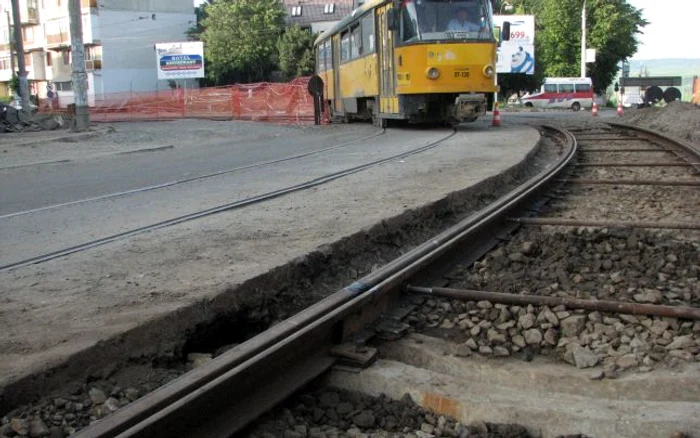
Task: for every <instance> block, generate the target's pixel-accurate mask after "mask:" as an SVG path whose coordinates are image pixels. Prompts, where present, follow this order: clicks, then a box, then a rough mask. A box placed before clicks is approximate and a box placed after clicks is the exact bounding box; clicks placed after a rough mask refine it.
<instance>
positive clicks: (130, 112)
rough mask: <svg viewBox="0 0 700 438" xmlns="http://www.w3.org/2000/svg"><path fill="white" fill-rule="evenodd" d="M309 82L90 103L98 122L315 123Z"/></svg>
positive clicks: (48, 105)
mask: <svg viewBox="0 0 700 438" xmlns="http://www.w3.org/2000/svg"><path fill="white" fill-rule="evenodd" d="M308 81H309V78H297V79H295V80H293V81H291V82H288V83H267V82H265V83H257V84H237V85H232V86H226V87H208V88H187V89H186V88H178V89H172V90H171V89H168V90H162V91H157V92H149V93H136V92H126V93H113V94H105V95H99V96H95V99H94V105H90V119H91V121H93V122H130V121H160V120H163V121H165V120H177V119H184V118H188V119H189V118H194V119H196V118H200V119H220V120H251V121H262V122H274V123H291V124H313V123H314V102H313V97H312V96H311V95H310V94H309V92H308V90H307V85H308ZM59 99H60V97H59ZM61 106H65V105H61V102H60V100H56V99H53V100H49V99H42V100H41V101H40V102H39V111H44V112H56V111H66V108H62V109H59V108H60V107H61ZM323 112H324V117H323V118H322V119H323V120H324V121H325V122H328V119H329V118H328V114H327V111H325V110H324V111H323Z"/></svg>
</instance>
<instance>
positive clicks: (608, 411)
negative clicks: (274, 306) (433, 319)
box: [326, 335, 700, 438]
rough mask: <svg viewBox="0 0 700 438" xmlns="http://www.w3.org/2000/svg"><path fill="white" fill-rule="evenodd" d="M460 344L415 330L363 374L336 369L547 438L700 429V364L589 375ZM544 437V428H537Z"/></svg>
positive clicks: (348, 378) (373, 388)
mask: <svg viewBox="0 0 700 438" xmlns="http://www.w3.org/2000/svg"><path fill="white" fill-rule="evenodd" d="M455 347H456V346H455V345H453V344H451V343H449V342H446V341H443V340H439V339H435V338H429V337H426V336H422V335H411V336H410V337H408V338H406V339H404V340H401V341H399V342H395V343H390V344H385V345H384V346H383V347H382V352H381V355H382V357H383V359H382V360H380V361H378V362H377V364H376V365H373V366H372V367H370V368H369V369H367V370H364V371H362V372H361V373H348V372H346V371H333V372H332V373H330V375H329V376H327V378H326V382H327V383H328V384H329V385H331V386H335V387H338V388H342V389H348V390H353V391H360V392H364V393H367V394H370V395H374V396H378V395H380V394H386V395H388V396H389V397H391V398H395V399H400V398H401V397H402V396H403V395H404V394H406V393H408V394H410V395H411V397H412V398H413V399H414V400H415V401H416V402H417V403H418V404H420V405H421V406H423V407H425V408H427V409H430V410H433V411H435V412H438V413H441V414H446V415H451V416H453V417H456V418H457V419H458V420H459V421H461V422H463V423H465V424H468V423H471V422H474V421H484V422H513V423H517V424H521V425H523V426H525V427H527V428H529V429H530V430H531V431H532V432H533V433H541V434H542V436H543V437H544V438H547V437H556V436H560V435H566V434H579V433H581V434H585V435H587V436H592V437H613V436H620V437H631V436H635V437H649V438H652V437H655V438H658V437H665V436H666V437H667V436H671V434H672V433H674V432H678V431H681V432H695V431H698V430H700V418H698V416H697V413H698V412H700V398H699V397H698V394H700V392H699V391H698V386H699V385H698V375H699V374H700V366H698V365H697V364H695V365H693V366H691V367H689V368H688V369H686V370H685V371H684V372H678V373H677V372H669V371H655V372H652V373H647V374H637V375H629V376H625V377H623V378H621V379H619V380H602V381H591V380H590V379H589V378H588V376H589V375H590V373H591V371H590V370H588V371H584V370H578V369H576V368H574V367H571V366H566V365H562V364H558V363H553V362H552V361H549V360H545V359H543V358H538V359H536V360H534V361H533V362H530V363H528V362H522V361H519V360H516V359H496V358H489V359H486V358H479V357H469V358H461V357H456V356H454V355H452V352H453V351H454V349H455ZM538 436H539V435H538Z"/></svg>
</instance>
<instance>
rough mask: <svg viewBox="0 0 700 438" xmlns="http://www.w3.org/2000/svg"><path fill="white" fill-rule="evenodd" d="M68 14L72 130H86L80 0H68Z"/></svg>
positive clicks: (85, 81) (83, 52) (87, 124)
mask: <svg viewBox="0 0 700 438" xmlns="http://www.w3.org/2000/svg"><path fill="white" fill-rule="evenodd" d="M15 1H17V0H15ZM68 15H69V17H70V40H71V69H72V70H73V76H72V80H73V96H75V121H74V122H73V130H74V131H78V132H80V131H86V130H87V129H88V128H89V127H90V111H89V109H88V101H87V72H86V71H85V46H84V45H83V17H82V13H81V10H80V0H68Z"/></svg>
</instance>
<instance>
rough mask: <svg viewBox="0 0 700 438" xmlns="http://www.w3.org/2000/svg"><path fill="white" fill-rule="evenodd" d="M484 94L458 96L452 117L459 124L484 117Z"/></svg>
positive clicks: (485, 104)
mask: <svg viewBox="0 0 700 438" xmlns="http://www.w3.org/2000/svg"><path fill="white" fill-rule="evenodd" d="M486 106H487V103H486V95H485V94H476V93H473V94H460V95H459V96H458V97H457V98H456V99H455V105H454V110H453V114H452V115H453V116H454V118H455V119H457V120H459V121H461V122H473V121H474V120H476V119H478V118H479V117H481V116H484V115H486Z"/></svg>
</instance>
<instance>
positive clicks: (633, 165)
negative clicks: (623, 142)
mask: <svg viewBox="0 0 700 438" xmlns="http://www.w3.org/2000/svg"><path fill="white" fill-rule="evenodd" d="M698 164H700V163H691V162H687V161H686V162H685V163H652V162H648V163H590V162H586V163H576V164H574V166H576V167H695V166H696V165H698Z"/></svg>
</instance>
